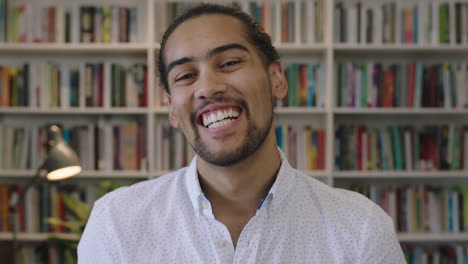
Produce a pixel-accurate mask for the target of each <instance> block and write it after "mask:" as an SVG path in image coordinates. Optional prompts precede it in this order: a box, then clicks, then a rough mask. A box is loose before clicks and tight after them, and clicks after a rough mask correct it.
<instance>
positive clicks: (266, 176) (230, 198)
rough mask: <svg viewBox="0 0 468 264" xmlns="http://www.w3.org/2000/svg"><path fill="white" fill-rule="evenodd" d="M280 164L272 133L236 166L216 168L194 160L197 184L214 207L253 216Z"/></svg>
mask: <svg viewBox="0 0 468 264" xmlns="http://www.w3.org/2000/svg"><path fill="white" fill-rule="evenodd" d="M280 165H281V158H280V154H279V152H278V148H277V145H276V138H275V133H274V130H273V129H272V130H270V133H269V135H268V136H267V138H266V139H265V142H264V143H263V144H262V146H260V148H259V149H258V150H257V151H256V152H255V153H253V154H252V155H250V156H249V157H248V158H246V159H245V160H243V161H241V162H240V163H238V164H235V165H232V166H228V167H219V166H215V165H213V164H210V163H207V162H206V161H204V160H203V159H201V158H199V159H197V168H198V174H199V180H200V185H201V188H202V190H203V192H204V193H205V195H206V197H207V198H208V199H209V200H210V202H211V203H212V205H213V206H214V207H217V206H216V205H218V206H223V207H224V206H226V207H227V208H231V209H233V210H236V208H237V209H238V212H237V213H243V214H255V211H256V209H257V207H258V205H259V203H260V201H261V199H262V198H263V197H265V195H266V194H267V193H268V191H269V189H270V187H271V186H272V185H273V183H274V181H275V179H276V174H277V172H278V170H279V168H280Z"/></svg>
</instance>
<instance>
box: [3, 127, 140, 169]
mask: <svg viewBox="0 0 468 264" xmlns="http://www.w3.org/2000/svg"><path fill="white" fill-rule="evenodd" d="M63 131H64V132H63V136H64V139H65V141H66V142H67V144H68V145H70V146H71V147H72V148H73V149H74V150H75V152H76V153H77V155H78V157H79V159H80V162H81V166H82V167H83V169H84V170H146V167H147V165H146V160H147V158H146V157H147V146H146V144H144V142H145V140H144V139H145V134H146V132H145V128H144V124H143V123H142V122H138V121H128V122H118V123H110V122H107V121H104V120H99V121H98V123H97V125H96V124H94V123H89V124H85V125H75V126H66V127H64V129H63ZM45 136H46V130H45V128H38V127H32V126H23V127H19V126H16V127H15V126H9V125H1V124H0V151H2V153H12V154H11V155H6V156H5V158H4V159H2V160H1V161H0V169H36V168H37V167H38V166H39V165H40V164H41V162H42V161H43V159H44V158H45V155H46V149H45V145H44V144H43V143H44V142H45Z"/></svg>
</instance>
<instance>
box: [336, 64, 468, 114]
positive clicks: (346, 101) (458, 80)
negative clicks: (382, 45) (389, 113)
mask: <svg viewBox="0 0 468 264" xmlns="http://www.w3.org/2000/svg"><path fill="white" fill-rule="evenodd" d="M336 80H337V81H336V91H337V97H336V105H337V106H339V107H356V108H360V107H364V108H365V107H410V108H420V107H439V108H468V86H467V84H468V64H466V63H439V64H434V63H430V64H429V63H423V62H421V61H417V62H408V63H381V62H361V63H358V62H343V63H338V64H337V65H336Z"/></svg>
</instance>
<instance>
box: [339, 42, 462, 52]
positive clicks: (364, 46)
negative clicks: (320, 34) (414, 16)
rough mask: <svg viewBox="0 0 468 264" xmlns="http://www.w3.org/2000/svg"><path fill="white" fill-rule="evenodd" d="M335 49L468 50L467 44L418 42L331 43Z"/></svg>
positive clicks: (356, 50)
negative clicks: (422, 43) (425, 43)
mask: <svg viewBox="0 0 468 264" xmlns="http://www.w3.org/2000/svg"><path fill="white" fill-rule="evenodd" d="M333 49H334V50H335V51H338V52H340V51H350V52H358V51H400V52H405V53H406V52H447V53H459V52H468V46H467V45H419V44H348V43H335V44H333Z"/></svg>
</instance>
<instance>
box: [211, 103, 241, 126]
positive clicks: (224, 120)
mask: <svg viewBox="0 0 468 264" xmlns="http://www.w3.org/2000/svg"><path fill="white" fill-rule="evenodd" d="M238 116H239V112H238V111H237V110H235V109H233V108H229V109H228V110H220V111H216V112H211V113H210V114H206V115H203V118H202V119H203V125H204V126H205V127H209V128H216V127H220V126H224V125H226V124H228V123H230V122H231V121H232V120H231V119H229V118H236V117H238Z"/></svg>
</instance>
